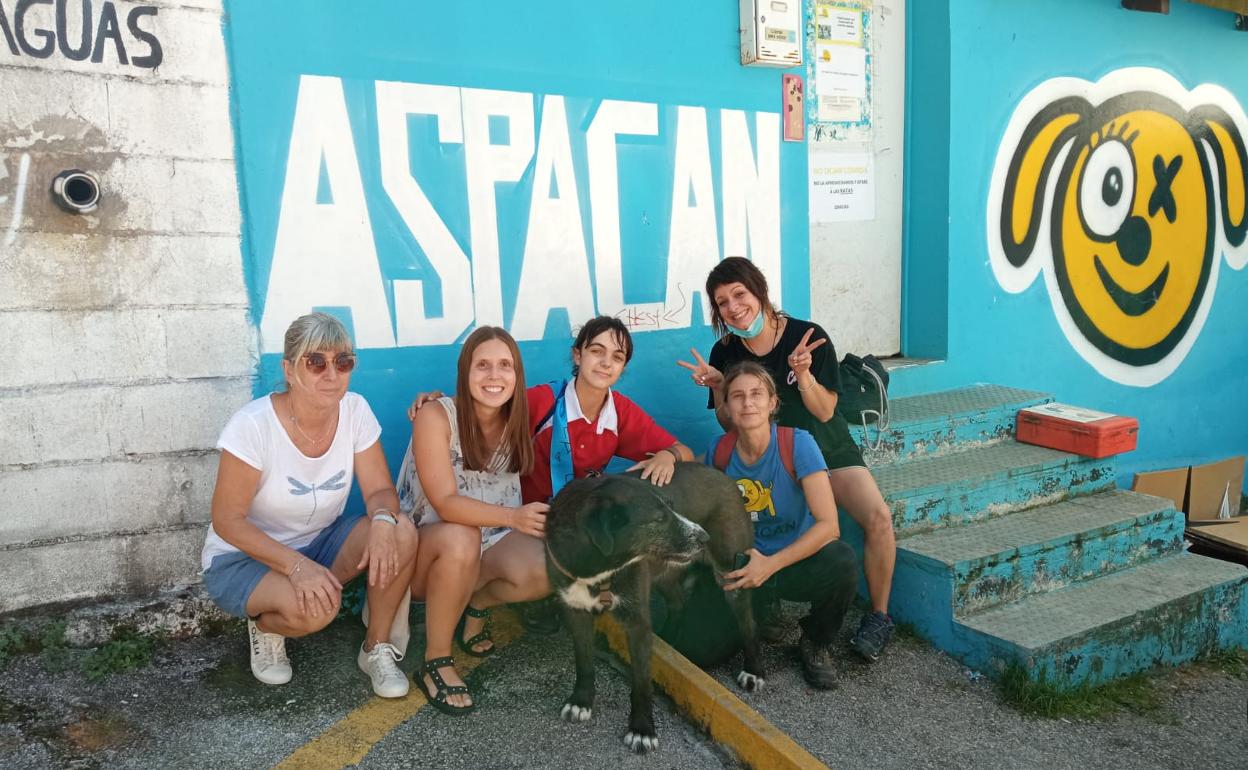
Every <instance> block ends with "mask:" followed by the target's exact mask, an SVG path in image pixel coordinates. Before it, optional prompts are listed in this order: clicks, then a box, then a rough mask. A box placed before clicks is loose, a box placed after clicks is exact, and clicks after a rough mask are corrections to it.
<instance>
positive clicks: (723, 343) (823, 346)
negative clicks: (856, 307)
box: [679, 257, 897, 661]
mask: <svg viewBox="0 0 1248 770" xmlns="http://www.w3.org/2000/svg"><path fill="white" fill-rule="evenodd" d="M706 296H707V297H708V298H709V299H710V303H711V324H712V326H713V327H714V329H715V331H716V332H717V333H718V334H719V335H720V339H719V341H718V342H716V343H715V346H714V347H713V348H712V349H711V355H710V360H709V361H706V360H704V359H703V358H702V356H701V355H700V354H699V353H698V352H697V350H693V351H691V352H692V353H693V357H694V360H695V363H687V362H685V361H681V362H679V363H680V365H681V366H683V367H685V368H686V369H688V370H689V371H690V372H691V374H692V378H693V381H694V383H695V384H697V385H701V386H703V387H706V388H709V389H710V394H709V395H708V396H707V408H710V409H715V410H716V416H717V417H718V418H719V422H720V425H722V426H724V429H725V430H731V427H730V426H729V425H728V424H727V422H726V419H727V418H726V415H725V414H724V411H723V408H722V404H721V403H720V398H721V397H720V394H719V385H720V383H721V382H722V381H723V372H725V371H727V370H728V369H729V368H731V367H732V365H733V364H735V363H738V362H740V361H754V362H756V363H759V364H762V365H763V367H764V368H766V369H767V371H768V372H769V373H770V374H771V376H772V377H773V378H774V379H775V381H776V386H777V389H778V391H779V396H780V411H779V413H778V414H777V415H776V422H777V423H778V424H780V425H787V426H790V427H794V428H802V429H804V430H806V431H809V432H810V433H811V435H813V436H814V437H815V441H816V443H818V444H819V449H820V451H822V452H823V457H824V460H825V461H826V462H827V464H828V469H829V470H828V477H829V478H830V479H831V481H832V491H833V494H834V495H835V497H836V502H837V504H838V505H839V506H840V507H841V508H842V509H843V510H844V511H845V512H846V513H848V514H849V515H850V516H851V517H852V518H853V519H854V521H856V522H857V523H858V525H859V526H861V527H862V529H863V532H864V534H865V546H864V554H863V567H864V569H865V572H866V576H867V590H868V593H869V594H870V597H871V604H872V609H873V612H871V613H868V614H867V615H866V616H865V617H863V620H862V624H861V625H860V626H859V628H858V631H857V633H856V634H854V638H853V641H852V642H851V645H852V646H853V648H854V649H855V650H856V651H857V652H858V653H859V654H860V655H862V656H863V657H864V658H866V659H867V660H870V661H874V660H877V659H878V658H879V656H880V653H881V652H882V651H883V649H884V647H885V646H886V645H887V644H888V642H889V639H890V638H891V637H892V630H893V621H892V619H891V618H889V616H888V595H889V591H890V590H891V588H892V581H893V566H894V563H895V562H896V558H897V545H896V540H895V538H894V536H893V518H892V513H891V512H890V511H889V509H888V505H887V504H886V503H885V502H884V498H883V496H882V495H881V494H880V489H879V487H877V486H876V484H875V479H874V478H872V476H871V473H870V472H869V471H868V470H867V468H866V464H865V463H864V462H863V460H862V453H861V452H860V451H859V450H858V446H857V445H856V444H855V443H854V440H853V438H852V437H851V436H850V434H849V425H848V423H846V422H845V418H844V417H841V416H840V415H838V414H837V413H836V402H837V396H838V393H839V392H840V388H841V380H840V370H839V369H838V367H837V359H836V350H835V349H834V348H833V346H832V341H831V340H830V339H829V338H828V335H827V333H826V332H825V331H824V330H823V329H822V328H820V326H819V325H818V324H816V323H812V322H810V321H803V320H800V319H797V318H792V317H790V316H788V315H786V314H785V313H782V312H780V311H779V310H777V309H776V308H775V307H773V306H772V304H771V300H770V299H769V298H768V294H767V279H766V278H765V277H764V276H763V273H762V271H760V270H759V269H758V268H757V267H755V266H754V263H752V262H750V261H749V260H747V259H744V258H742V257H728V258H727V259H725V260H724V261H722V262H720V263H719V264H718V265H716V266H715V269H713V270H711V273H710V275H709V276H707V279H706Z"/></svg>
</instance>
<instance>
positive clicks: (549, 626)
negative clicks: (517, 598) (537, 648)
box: [520, 596, 560, 636]
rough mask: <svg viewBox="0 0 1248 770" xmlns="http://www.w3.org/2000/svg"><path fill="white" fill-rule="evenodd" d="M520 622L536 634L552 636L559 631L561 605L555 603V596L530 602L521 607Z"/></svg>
mask: <svg viewBox="0 0 1248 770" xmlns="http://www.w3.org/2000/svg"><path fill="white" fill-rule="evenodd" d="M520 622H521V623H522V624H523V625H524V627H525V628H526V629H527V630H529V631H532V632H534V633H536V634H541V635H543V636H550V635H551V634H554V633H558V631H559V626H560V621H559V607H558V606H557V605H556V604H555V597H553V596H551V597H547V598H545V599H540V600H538V601H535V602H529V603H528V604H526V605H524V606H523V607H521V609H520Z"/></svg>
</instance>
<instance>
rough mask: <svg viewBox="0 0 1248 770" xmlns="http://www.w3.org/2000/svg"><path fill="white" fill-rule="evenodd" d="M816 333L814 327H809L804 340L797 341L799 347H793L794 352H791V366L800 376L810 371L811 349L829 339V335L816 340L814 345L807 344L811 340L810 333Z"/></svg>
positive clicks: (794, 372) (803, 337)
mask: <svg viewBox="0 0 1248 770" xmlns="http://www.w3.org/2000/svg"><path fill="white" fill-rule="evenodd" d="M814 333H815V330H814V329H813V328H812V329H807V330H806V334H804V335H803V336H802V341H801V342H799V343H797V347H795V348H793V352H792V353H790V354H789V368H790V369H792V370H793V374H795V375H797V376H798V377H801V376H802V375H803V374H805V373H806V372H808V371H810V364H811V361H812V358H811V355H810V354H811V351H813V350H814V349H815V348H817V347H819V346H820V345H822V344H823V343H825V342H827V341H828V338H827V337H823V338H822V339H818V340H816V341H815V344H813V345H810V344H807V343H809V342H810V335H812V334H814Z"/></svg>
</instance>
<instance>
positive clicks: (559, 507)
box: [546, 463, 763, 753]
mask: <svg viewBox="0 0 1248 770" xmlns="http://www.w3.org/2000/svg"><path fill="white" fill-rule="evenodd" d="M708 533H709V534H708ZM753 540H754V532H753V526H752V525H751V523H750V518H749V514H748V513H746V511H745V506H744V503H743V502H742V500H741V493H740V491H739V490H738V489H737V486H736V484H735V483H733V482H732V481H731V480H730V479H729V478H728V477H727V476H725V475H724V474H722V473H720V472H719V471H717V470H715V469H714V468H710V467H707V466H705V465H699V464H696V463H679V464H677V466H676V473H675V475H674V476H673V478H672V483H671V484H669V485H667V486H664V487H655V486H653V485H652V484H651V483H650V482H649V481H642V480H640V479H638V478H636V474H633V475H632V476H615V475H611V476H599V477H595V478H587V479H578V480H576V481H573V482H571V483H569V484H568V485H567V486H566V487H564V488H563V490H562V491H561V492H560V493H559V494H558V495H557V496H556V497H555V499H554V500H552V501H551V508H550V513H549V515H548V517H547V523H546V571H547V573H548V575H549V577H550V583H551V586H552V588H553V589H554V592H555V594H556V596H558V597H559V599H560V602H561V604H562V605H563V607H564V618H565V622H566V623H567V626H568V629H569V630H570V631H571V633H572V640H573V646H574V649H575V652H576V684H575V686H574V687H573V689H572V695H571V696H570V697H569V698H568V700H567V702H566V703H564V706H563V711H562V717H563V718H564V719H565V720H567V721H569V722H582V721H586V720H588V719H589V718H590V717H591V716H592V714H593V704H594V661H593V643H594V628H593V615H594V614H597V613H600V612H605V611H610V610H617V611H618V613H619V614H620V615H621V616H622V618H623V620H624V625H625V628H626V630H627V632H628V651H629V657H630V658H631V660H632V688H633V690H632V712H631V714H630V715H629V721H628V727H629V731H628V733H627V734H626V735H625V736H624V743H625V745H627V746H628V747H629V748H630V749H632V750H633V751H636V752H639V753H640V752H645V751H649V750H651V749H654V748H657V747H658V737H657V736H656V735H655V731H654V718H653V713H652V708H651V700H652V697H653V689H652V686H651V682H650V652H651V640H652V637H651V627H650V587H651V584H652V582H653V581H654V579H655V578H656V577H659V576H660V575H663V574H664V573H666V572H667V571H668V570H670V569H671V568H673V567H677V568H678V567H682V566H688V565H689V564H690V563H692V561H693V560H694V559H696V558H699V557H701V556H703V555H705V556H707V557H709V560H710V561H711V563H712V564H713V566H714V567H715V569H716V570H717V571H718V572H720V573H722V572H726V571H728V570H731V569H732V568H733V562H734V559H735V557H736V554H737V553H739V552H742V551H745V550H747V549H749V548H750V547H751V546H752V545H753ZM708 542H709V548H708V547H707V544H708ZM731 603H732V606H733V609H734V613H735V614H736V616H737V619H738V624H739V627H740V630H741V632H742V638H743V639H744V640H745V665H744V670H742V671H741V673H739V674H738V675H737V682H738V683H739V684H740V685H741V686H742V687H743V688H745V689H747V690H755V689H757V688H758V687H760V686H761V685H762V683H763V669H762V663H761V660H760V658H759V650H758V634H757V631H756V627H755V624H754V616H753V613H752V612H751V610H750V592H748V591H734V592H732V599H731Z"/></svg>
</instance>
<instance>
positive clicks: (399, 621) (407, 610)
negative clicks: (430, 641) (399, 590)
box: [360, 596, 412, 660]
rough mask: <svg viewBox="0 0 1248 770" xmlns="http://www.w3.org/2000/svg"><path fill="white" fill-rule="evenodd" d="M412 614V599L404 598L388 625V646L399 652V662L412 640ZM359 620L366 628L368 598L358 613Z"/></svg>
mask: <svg viewBox="0 0 1248 770" xmlns="http://www.w3.org/2000/svg"><path fill="white" fill-rule="evenodd" d="M411 612H412V599H411V597H410V596H407V597H404V601H401V602H399V608H398V609H397V610H395V613H394V620H393V621H392V622H391V623H390V644H392V645H394V648H395V649H396V650H398V651H399V660H402V659H403V656H404V655H406V654H407V643H408V642H409V641H411V639H412V625H411V621H410V619H409V618H410V616H411ZM360 620H361V621H363V623H364V627H365V628H368V598H367V597H365V599H364V609H363V610H362V611H361V612H360Z"/></svg>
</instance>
